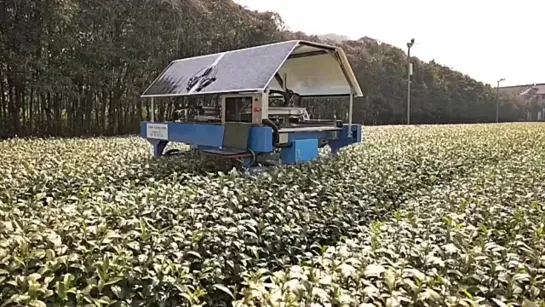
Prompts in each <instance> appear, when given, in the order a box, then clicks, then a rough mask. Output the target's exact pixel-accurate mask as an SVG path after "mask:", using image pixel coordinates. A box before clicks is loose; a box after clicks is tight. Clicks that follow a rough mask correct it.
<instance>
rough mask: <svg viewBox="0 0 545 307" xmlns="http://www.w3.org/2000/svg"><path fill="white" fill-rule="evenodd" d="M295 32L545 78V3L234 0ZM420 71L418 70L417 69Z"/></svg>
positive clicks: (522, 80) (493, 75)
mask: <svg viewBox="0 0 545 307" xmlns="http://www.w3.org/2000/svg"><path fill="white" fill-rule="evenodd" d="M235 2H237V3H239V4H241V5H244V6H247V7H248V8H249V9H252V10H258V11H264V10H270V11H276V12H278V13H279V14H280V15H281V17H282V19H283V20H284V23H285V24H286V26H288V27H289V28H290V29H291V30H295V31H303V32H306V33H307V34H327V33H336V34H341V35H346V36H349V37H350V38H353V39H358V38H360V37H363V36H368V37H371V38H374V39H377V40H379V41H382V42H385V43H389V44H391V45H394V46H397V47H400V48H402V49H403V50H405V51H406V49H407V42H408V41H409V40H410V39H411V38H413V37H414V38H415V41H416V43H415V45H414V46H413V48H412V49H411V55H414V56H416V57H418V58H420V59H421V60H423V61H430V60H433V59H435V61H436V62H438V63H440V64H443V65H446V66H449V67H451V68H453V69H455V70H458V71H460V72H462V73H464V74H468V75H469V76H471V77H472V78H475V79H477V80H478V81H482V82H485V83H489V84H491V85H492V86H494V87H495V86H496V81H497V80H499V79H501V78H505V81H504V82H502V83H501V86H507V85H517V84H528V83H534V82H535V83H540V82H545V0H511V1H506V0H450V1H444V0H333V1H332V0H328V1H324V0H235ZM415 73H417V72H415Z"/></svg>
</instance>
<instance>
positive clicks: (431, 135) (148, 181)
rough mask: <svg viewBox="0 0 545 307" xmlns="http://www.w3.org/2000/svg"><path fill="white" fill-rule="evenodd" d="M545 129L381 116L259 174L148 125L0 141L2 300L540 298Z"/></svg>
mask: <svg viewBox="0 0 545 307" xmlns="http://www.w3.org/2000/svg"><path fill="white" fill-rule="evenodd" d="M544 128H545V126H543V125H540V124H504V125H467V126H462V125H459V126H422V127H369V128H366V129H365V141H364V143H363V144H360V145H357V146H354V147H351V148H347V149H346V150H343V152H342V153H341V154H340V156H338V157H323V158H321V159H320V160H319V161H315V162H312V163H310V164H307V165H298V166H292V167H282V168H273V169H271V170H270V171H269V172H267V173H264V174H260V175H255V176H246V175H244V174H241V173H239V172H237V171H232V170H230V167H231V165H230V164H229V163H219V164H217V163H216V162H217V161H214V160H210V159H207V158H203V157H199V156H197V155H194V154H191V153H187V154H183V155H181V156H175V157H169V158H161V159H153V158H151V157H150V146H149V144H148V143H147V142H145V141H144V140H142V139H140V138H138V137H126V138H121V137H120V138H94V139H69V140H63V139H52V140H42V139H32V140H22V139H14V140H8V141H4V142H0V172H1V173H0V220H1V221H2V223H0V259H2V261H0V289H1V291H0V301H2V302H4V303H5V305H6V306H16V305H29V306H44V305H52V306H53V305H55V306H76V305H77V306H79V305H85V304H89V305H93V306H180V305H182V306H183V305H187V306H197V305H208V306H218V305H219V306H227V305H237V306H310V305H313V304H315V305H316V306H323V305H330V306H367V305H368V306H372V305H377V306H380V305H385V306H386V305H389V306H396V305H411V304H412V305H432V306H441V305H445V306H447V305H449V306H452V305H468V306H471V305H495V306H504V305H506V304H509V303H513V304H515V305H516V304H519V305H522V304H526V305H527V306H530V305H531V304H534V305H535V306H537V305H538V304H540V303H542V302H543V301H544V300H545V290H543V289H545V286H544V283H545V280H544V279H545V271H544V270H545V256H542V255H543V254H544V253H543V251H544V246H545V238H544V236H545V234H544V231H543V227H544V226H543V225H544V222H545V215H544V210H545V209H544V205H545V202H544V198H545V195H544V194H545V183H544V179H545V178H544V177H545V175H543V170H544V169H545V162H544V158H545V154H544V149H545V129H544Z"/></svg>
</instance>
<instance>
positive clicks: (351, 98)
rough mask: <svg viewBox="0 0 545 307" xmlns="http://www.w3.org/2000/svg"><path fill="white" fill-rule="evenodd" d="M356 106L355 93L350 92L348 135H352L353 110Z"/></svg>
mask: <svg viewBox="0 0 545 307" xmlns="http://www.w3.org/2000/svg"><path fill="white" fill-rule="evenodd" d="M353 108H354V94H353V93H350V104H349V106H348V137H349V138H351V137H352V112H353Z"/></svg>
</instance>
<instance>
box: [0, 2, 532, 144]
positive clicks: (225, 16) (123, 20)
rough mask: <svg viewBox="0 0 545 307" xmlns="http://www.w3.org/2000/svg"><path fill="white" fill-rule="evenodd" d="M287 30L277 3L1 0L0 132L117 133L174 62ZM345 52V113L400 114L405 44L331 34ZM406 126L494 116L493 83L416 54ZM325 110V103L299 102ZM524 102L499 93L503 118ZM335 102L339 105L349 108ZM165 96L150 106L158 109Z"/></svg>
mask: <svg viewBox="0 0 545 307" xmlns="http://www.w3.org/2000/svg"><path fill="white" fill-rule="evenodd" d="M287 39H306V40H312V41H321V40H322V39H321V38H320V37H318V36H310V35H307V34H305V33H301V32H298V33H294V32H290V31H287V30H285V28H284V25H283V22H282V20H281V18H280V17H279V16H278V14H276V13H274V12H266V13H258V12H255V11H251V10H248V9H245V8H243V7H241V6H240V5H237V4H235V3H234V2H232V1H231V0H132V1H124V0H42V1H34V0H4V1H2V4H1V5H0V123H1V124H0V138H6V137H12V136H16V135H17V136H86V135H119V134H130V133H136V132H138V126H139V122H140V121H142V120H145V119H147V118H149V114H150V108H149V105H148V104H147V103H146V102H145V101H144V100H142V99H141V98H140V94H141V93H142V91H143V90H144V89H145V88H146V87H147V86H148V85H149V83H150V82H151V81H152V80H153V79H154V78H155V77H156V76H157V75H158V74H159V73H160V72H161V71H162V70H163V68H164V67H165V66H166V65H167V64H168V63H169V62H170V61H171V60H173V59H178V58H185V57H191V56H197V55H202V54H208V53H215V52H220V51H226V50H232V49H237V48H243V47H250V46H256V45H262V44H266V43H272V42H278V41H282V40H287ZM328 42H329V43H331V44H337V45H340V46H341V47H342V48H343V49H344V50H345V52H347V54H348V57H349V60H350V63H351V65H352V66H353V69H354V71H355V74H356V75H357V78H358V80H359V82H360V84H361V86H362V90H363V92H364V97H362V98H357V99H356V100H355V102H354V122H360V123H364V124H369V125H380V124H400V123H404V122H405V120H406V89H407V87H406V86H407V80H406V78H407V77H406V72H407V71H406V69H407V68H406V67H407V65H406V63H407V58H406V54H405V53H404V51H403V50H401V49H399V48H396V47H393V46H391V45H388V44H384V43H379V42H377V41H376V40H374V39H371V38H367V37H364V38H361V39H359V40H356V41H343V42H334V41H328ZM412 61H413V62H414V71H415V74H414V75H413V78H414V79H413V83H412V87H411V88H412V90H411V93H412V94H411V101H412V111H411V119H412V122H413V123H473V122H492V121H495V108H496V98H497V97H496V95H495V91H494V89H492V88H491V87H490V86H488V85H484V84H483V83H481V82H478V81H476V80H474V79H472V78H470V77H469V76H466V75H464V74H462V73H459V72H456V71H453V70H451V69H449V68H447V67H445V66H442V65H440V64H437V63H435V62H430V63H425V62H422V61H419V60H418V59H417V58H413V59H412ZM306 104H307V106H308V108H309V110H310V112H311V114H312V115H313V116H316V117H327V116H328V115H330V114H331V109H330V108H331V107H329V104H325V103H320V101H311V102H306ZM527 108H528V106H526V105H524V104H523V103H520V102H517V103H514V102H511V101H507V100H505V99H501V100H500V115H501V117H500V119H501V120H502V121H519V120H524V119H525V114H526V109H527ZM346 109H347V103H346V101H345V103H344V104H342V107H341V110H338V111H339V112H340V113H341V114H344V113H346ZM173 110H174V102H172V101H170V102H167V103H161V104H158V117H159V118H165V117H167V116H168V115H169V114H170V113H172V112H173Z"/></svg>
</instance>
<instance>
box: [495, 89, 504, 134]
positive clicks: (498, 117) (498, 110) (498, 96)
mask: <svg viewBox="0 0 545 307" xmlns="http://www.w3.org/2000/svg"><path fill="white" fill-rule="evenodd" d="M502 81H505V78H501V79H500V80H498V86H497V87H496V124H497V123H498V122H499V119H500V82H502Z"/></svg>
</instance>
